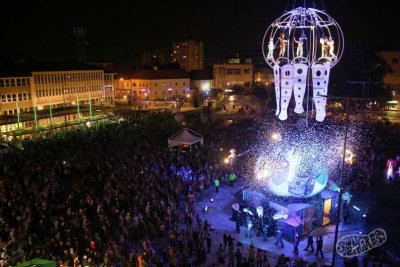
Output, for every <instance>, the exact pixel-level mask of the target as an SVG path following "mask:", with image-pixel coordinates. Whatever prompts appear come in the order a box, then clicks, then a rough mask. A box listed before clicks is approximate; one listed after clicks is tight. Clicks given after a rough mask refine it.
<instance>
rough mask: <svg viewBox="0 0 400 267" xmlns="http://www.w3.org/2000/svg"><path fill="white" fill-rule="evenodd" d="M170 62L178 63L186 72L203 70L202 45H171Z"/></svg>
mask: <svg viewBox="0 0 400 267" xmlns="http://www.w3.org/2000/svg"><path fill="white" fill-rule="evenodd" d="M171 60H172V62H176V63H179V66H180V67H181V69H184V70H186V71H187V72H189V71H192V70H202V69H204V45H203V42H198V41H193V40H190V41H182V42H174V43H172V54H171Z"/></svg>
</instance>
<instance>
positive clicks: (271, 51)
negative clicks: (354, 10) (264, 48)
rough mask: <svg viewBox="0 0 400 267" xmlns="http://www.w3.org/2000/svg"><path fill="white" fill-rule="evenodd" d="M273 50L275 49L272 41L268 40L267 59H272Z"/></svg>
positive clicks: (271, 39)
mask: <svg viewBox="0 0 400 267" xmlns="http://www.w3.org/2000/svg"><path fill="white" fill-rule="evenodd" d="M274 49H275V45H274V39H273V38H270V39H269V42H268V55H267V58H268V59H273V58H274Z"/></svg>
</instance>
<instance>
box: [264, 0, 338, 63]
mask: <svg viewBox="0 0 400 267" xmlns="http://www.w3.org/2000/svg"><path fill="white" fill-rule="evenodd" d="M281 37H283V38H281ZM283 42H285V43H283ZM299 42H301V43H299ZM328 42H333V43H329V45H328ZM283 46H284V48H283ZM299 46H300V48H299ZM332 47H333V49H331V48H332ZM282 48H283V50H284V51H282ZM343 50H344V36H343V32H342V30H341V28H340V26H339V24H338V23H337V22H336V21H335V20H334V19H333V18H332V17H331V16H329V15H328V14H327V13H325V12H323V11H321V10H318V9H314V8H304V7H298V8H296V9H293V10H291V11H288V12H286V13H285V14H283V15H282V16H281V17H279V18H278V19H276V20H275V21H274V22H273V23H272V24H271V25H270V26H269V28H268V29H267V31H266V32H265V34H264V38H263V45H262V52H263V55H264V59H265V61H266V62H267V64H268V65H269V66H270V67H271V68H273V67H274V66H275V65H276V64H278V65H280V66H282V65H284V64H296V63H304V64H307V65H308V66H309V67H310V66H312V65H314V64H317V63H320V64H325V63H329V65H330V67H333V66H334V65H335V64H336V63H337V62H338V61H339V60H340V58H341V56H342V54H343Z"/></svg>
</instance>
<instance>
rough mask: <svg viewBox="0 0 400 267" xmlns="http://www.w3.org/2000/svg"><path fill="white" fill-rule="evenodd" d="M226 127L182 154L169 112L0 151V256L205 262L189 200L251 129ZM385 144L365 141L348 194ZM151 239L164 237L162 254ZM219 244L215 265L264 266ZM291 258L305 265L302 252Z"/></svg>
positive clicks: (376, 170) (204, 226) (374, 171)
mask: <svg viewBox="0 0 400 267" xmlns="http://www.w3.org/2000/svg"><path fill="white" fill-rule="evenodd" d="M248 124H249V125H251V122H248ZM249 125H247V126H249ZM245 126H246V125H245ZM229 127H231V128H228V130H225V131H223V132H222V131H217V130H214V131H209V132H208V133H207V140H208V142H206V144H205V146H204V147H202V146H196V147H194V148H192V150H191V151H186V152H182V151H178V150H170V149H168V148H167V146H166V140H167V137H168V136H169V135H170V134H172V133H173V132H174V131H176V130H177V129H178V128H179V127H178V126H177V124H176V122H175V121H174V119H173V117H172V116H170V115H168V114H163V115H145V116H141V117H134V118H133V117H132V118H129V120H126V121H125V122H120V123H118V124H114V125H111V126H104V127H99V128H98V129H96V130H94V129H92V130H91V129H86V130H85V131H83V130H80V131H74V132H70V133H67V134H66V135H65V136H62V137H58V138H45V139H40V140H35V141H29V140H28V141H25V142H24V143H23V145H22V146H11V147H10V151H9V152H8V153H5V154H2V155H1V158H0V160H1V161H2V166H1V168H0V220H1V221H0V243H1V250H2V251H1V252H0V253H1V254H0V260H2V261H3V263H5V262H6V260H7V262H8V263H13V264H14V263H17V262H21V261H23V260H24V259H31V258H35V257H41V258H47V259H50V260H54V261H56V262H57V263H58V265H59V266H201V265H202V264H204V263H205V262H206V260H207V254H208V253H209V251H210V249H211V247H212V242H211V236H210V232H211V231H212V226H211V225H210V224H209V223H208V222H207V221H202V220H201V219H200V216H199V214H197V213H196V211H195V209H194V202H195V200H196V198H197V196H198V194H199V193H201V192H202V191H203V190H204V189H207V188H209V187H210V186H211V185H212V184H213V181H214V179H215V178H221V177H222V178H223V177H227V176H228V175H227V174H228V172H227V169H226V168H225V167H226V166H224V165H223V162H221V158H222V156H223V155H226V153H227V151H229V149H230V148H231V147H233V146H234V147H235V148H237V149H239V150H243V148H244V147H246V146H247V145H248V144H245V143H244V142H243V140H245V138H243V137H244V136H247V137H248V133H249V132H251V131H249V127H235V126H229ZM379 131H382V132H379ZM387 131H393V132H394V135H395V134H396V133H397V132H398V131H399V129H398V128H386V129H381V128H378V129H377V132H378V133H380V134H384V133H387ZM378 136H382V135H378ZM248 139H249V138H248ZM397 145H398V144H397ZM388 146H389V144H388V143H387V142H386V139H384V138H381V139H380V138H378V137H376V138H375V139H374V140H373V141H372V142H370V143H369V144H367V145H366V151H367V153H366V154H365V156H363V157H362V158H360V159H359V162H358V163H357V172H355V173H356V174H355V175H357V176H356V177H357V179H356V181H357V183H353V184H349V185H348V187H349V188H350V189H351V191H352V192H355V191H357V190H359V188H360V186H361V187H363V188H365V190H370V189H371V184H372V183H373V182H371V180H372V178H373V177H380V176H379V174H380V173H381V172H382V166H383V165H382V163H383V164H384V161H385V159H386V158H387V157H388V153H392V152H388V151H390V149H389V148H388ZM370 163H372V165H371V164H370ZM357 187H358V188H357ZM154 240H164V241H165V242H164V243H163V244H166V245H165V246H162V248H161V253H156V251H155V249H154V247H153V244H152V242H154ZM215 241H216V242H221V244H220V245H219V246H217V247H214V248H212V249H213V250H217V251H218V252H217V253H218V262H216V263H215V264H221V265H223V264H229V265H232V266H244V267H246V266H270V265H269V264H270V263H269V262H268V257H267V254H266V252H264V251H262V250H257V249H256V248H254V246H252V245H251V246H250V248H249V250H248V251H247V252H246V253H245V252H243V250H241V249H240V247H238V246H234V245H233V244H234V242H233V240H232V237H231V236H229V235H224V238H223V240H214V243H215ZM242 253H243V254H242ZM233 262H236V263H235V264H233ZM287 264H288V260H287V257H285V255H281V256H279V257H278V263H277V266H287ZM295 264H296V266H302V265H304V264H305V263H304V262H303V261H302V260H301V259H299V260H298V262H296V263H295ZM4 266H6V264H4Z"/></svg>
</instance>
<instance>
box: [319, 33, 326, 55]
mask: <svg viewBox="0 0 400 267" xmlns="http://www.w3.org/2000/svg"><path fill="white" fill-rule="evenodd" d="M319 42H320V43H321V57H328V38H326V37H322V38H321V39H319Z"/></svg>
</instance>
